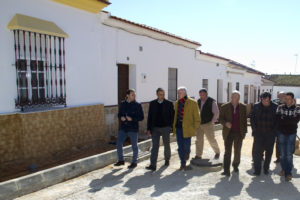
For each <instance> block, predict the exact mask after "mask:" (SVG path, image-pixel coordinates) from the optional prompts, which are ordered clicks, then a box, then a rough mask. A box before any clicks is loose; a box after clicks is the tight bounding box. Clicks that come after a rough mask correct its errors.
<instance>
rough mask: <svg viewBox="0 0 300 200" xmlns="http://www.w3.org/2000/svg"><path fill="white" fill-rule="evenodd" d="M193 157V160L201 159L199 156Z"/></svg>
mask: <svg viewBox="0 0 300 200" xmlns="http://www.w3.org/2000/svg"><path fill="white" fill-rule="evenodd" d="M193 159H195V160H201V159H202V157H201V156H195V157H194V158H193Z"/></svg>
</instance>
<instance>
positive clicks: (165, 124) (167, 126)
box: [146, 88, 174, 171]
mask: <svg viewBox="0 0 300 200" xmlns="http://www.w3.org/2000/svg"><path fill="white" fill-rule="evenodd" d="M156 95H157V99H155V100H153V101H151V102H150V105H149V112H148V122H147V133H148V136H151V137H152V149H151V157H150V165H149V166H148V167H146V169H148V170H152V171H155V170H156V162H157V156H158V150H159V140H160V136H162V139H163V143H164V148H165V150H164V154H165V166H168V165H169V160H170V157H171V148H170V132H171V129H172V124H173V120H174V106H173V103H172V102H171V101H168V100H166V99H165V91H164V90H163V89H162V88H158V89H157V90H156Z"/></svg>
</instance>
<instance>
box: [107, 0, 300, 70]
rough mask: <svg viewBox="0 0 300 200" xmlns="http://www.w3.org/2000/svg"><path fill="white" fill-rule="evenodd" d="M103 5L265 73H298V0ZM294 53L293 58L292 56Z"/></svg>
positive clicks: (157, 0) (117, 1)
mask: <svg viewBox="0 0 300 200" xmlns="http://www.w3.org/2000/svg"><path fill="white" fill-rule="evenodd" d="M110 2H111V3H112V4H111V5H110V6H108V7H107V8H105V9H104V10H106V11H108V12H110V13H111V14H112V15H115V16H118V17H121V18H125V19H127V20H130V21H134V22H137V23H141V24H146V25H148V26H152V27H155V28H158V29H161V30H164V31H168V32H171V33H173V34H176V35H179V36H181V37H184V38H188V39H191V40H195V41H197V42H200V43H201V44H202V47H200V50H202V51H204V52H210V53H214V54H217V55H220V56H223V57H227V58H229V59H232V60H235V61H237V62H240V63H243V64H246V65H248V66H250V67H252V66H253V64H255V67H254V68H255V69H257V70H260V71H263V72H265V73H268V74H271V73H292V74H294V73H295V66H296V60H297V63H298V64H297V70H296V72H297V74H300V1H299V0H173V1H171V0H110ZM295 54H298V59H297V57H296V56H295Z"/></svg>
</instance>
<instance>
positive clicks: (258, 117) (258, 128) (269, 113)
mask: <svg viewBox="0 0 300 200" xmlns="http://www.w3.org/2000/svg"><path fill="white" fill-rule="evenodd" d="M276 109H277V104H275V103H273V102H272V101H271V93H269V92H264V93H262V94H261V101H260V102H259V103H256V104H255V105H254V107H253V109H252V111H251V117H250V120H251V128H252V135H253V137H254V143H253V160H254V175H256V176H258V175H260V172H261V162H262V158H263V152H264V151H265V161H264V166H263V168H264V173H265V174H266V175H267V174H269V168H270V162H271V158H272V154H273V148H274V142H275V136H276V130H275V128H276Z"/></svg>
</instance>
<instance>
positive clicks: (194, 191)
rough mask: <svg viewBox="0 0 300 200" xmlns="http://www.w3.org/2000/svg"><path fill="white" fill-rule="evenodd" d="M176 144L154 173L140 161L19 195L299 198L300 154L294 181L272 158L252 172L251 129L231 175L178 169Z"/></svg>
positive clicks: (31, 199)
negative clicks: (262, 170) (264, 170)
mask: <svg viewBox="0 0 300 200" xmlns="http://www.w3.org/2000/svg"><path fill="white" fill-rule="evenodd" d="M298 135H300V134H298ZM216 137H217V140H218V142H219V145H220V148H221V151H222V156H223V153H224V145H223V140H222V137H221V131H216ZM171 148H172V159H171V161H170V166H169V167H164V166H163V165H164V160H163V148H161V150H160V154H159V160H158V166H157V167H158V169H157V171H156V172H154V173H152V172H149V171H146V170H145V167H146V166H147V165H148V164H149V160H146V161H143V162H140V163H139V164H138V167H137V168H136V169H134V170H127V166H125V167H121V168H120V167H118V168H117V167H113V166H112V165H110V166H107V167H105V168H103V169H99V170H96V171H93V172H90V173H88V174H85V175H83V176H80V177H78V178H75V179H72V180H69V181H66V182H64V183H60V184H57V185H54V186H51V187H49V188H45V189H43V190H40V191H38V192H35V193H32V194H29V195H26V196H23V197H20V198H17V199H18V200H41V199H42V200H48V199H49V200H50V199H51V200H52V199H59V200H87V199H97V200H98V199H109V200H114V199H116V200H119V199H122V200H126V199H143V200H147V199H164V200H165V199H180V200H184V199H189V200H190V199H206V200H210V199H222V200H227V199H239V200H240V199H242V200H246V199H282V200H289V199H291V200H298V199H300V173H299V172H297V169H299V170H300V157H299V156H294V166H295V169H294V171H293V174H294V178H293V180H292V181H291V182H285V180H284V178H283V177H280V176H279V175H278V174H279V172H280V170H281V168H280V165H278V164H277V165H276V164H274V163H273V162H272V163H271V167H270V174H269V175H264V174H263V173H262V175H261V176H259V177H253V176H251V174H252V173H253V168H252V161H251V160H252V159H251V148H252V137H251V132H250V130H249V133H248V135H247V136H246V138H245V140H244V143H243V148H242V158H241V165H240V167H239V169H240V172H239V173H234V172H232V174H231V176H230V177H223V176H221V175H220V174H221V172H222V171H221V169H220V168H203V169H200V168H197V169H193V170H191V171H186V172H182V171H178V168H179V166H180V161H179V158H178V155H177V144H176V143H172V146H171ZM204 149H205V150H204V156H203V157H205V158H213V156H214V153H213V151H212V149H211V147H210V146H209V145H208V143H207V141H205V147H204ZM194 153H195V145H194V139H193V142H192V154H191V156H194ZM274 160H275V158H274V157H273V161H274ZM128 164H129V163H128Z"/></svg>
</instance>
